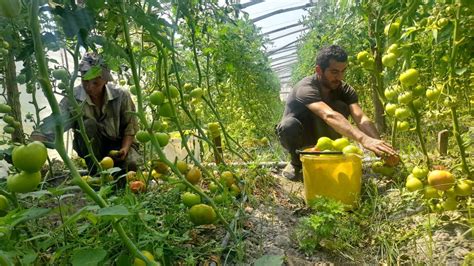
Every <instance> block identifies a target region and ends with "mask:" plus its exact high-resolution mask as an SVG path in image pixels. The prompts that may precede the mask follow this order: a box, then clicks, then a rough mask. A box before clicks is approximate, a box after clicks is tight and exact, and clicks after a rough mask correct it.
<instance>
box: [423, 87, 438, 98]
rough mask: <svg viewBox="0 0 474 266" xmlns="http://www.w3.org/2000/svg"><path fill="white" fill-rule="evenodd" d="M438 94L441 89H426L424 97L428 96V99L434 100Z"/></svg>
mask: <svg viewBox="0 0 474 266" xmlns="http://www.w3.org/2000/svg"><path fill="white" fill-rule="evenodd" d="M440 95H441V90H440V89H438V88H436V89H428V90H426V98H428V100H429V101H436V100H437V99H438V97H439V96H440Z"/></svg>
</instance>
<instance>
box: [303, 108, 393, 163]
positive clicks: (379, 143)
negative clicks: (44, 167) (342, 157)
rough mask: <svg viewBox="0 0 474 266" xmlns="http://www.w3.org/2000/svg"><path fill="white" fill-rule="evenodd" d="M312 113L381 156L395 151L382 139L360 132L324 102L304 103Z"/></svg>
mask: <svg viewBox="0 0 474 266" xmlns="http://www.w3.org/2000/svg"><path fill="white" fill-rule="evenodd" d="M306 107H308V108H309V109H310V110H311V111H312V112H313V113H314V114H316V115H317V116H319V117H320V118H321V119H323V120H324V122H326V124H328V125H329V126H330V127H332V128H333V129H334V130H335V131H336V132H337V133H339V134H341V135H343V136H345V137H348V138H350V139H353V140H355V141H357V142H359V143H360V144H362V146H364V147H365V148H367V149H368V150H371V151H373V152H374V153H375V154H377V155H379V156H382V155H383V154H385V153H386V154H390V155H396V154H397V153H396V152H395V150H394V149H393V148H392V146H391V145H390V144H388V143H386V142H385V141H383V140H380V139H376V138H373V137H371V136H369V135H367V134H366V133H364V132H362V131H361V130H360V129H359V128H357V127H354V126H352V125H351V123H350V122H349V120H347V119H346V118H345V117H344V116H343V115H342V114H340V113H339V112H336V111H334V110H333V109H332V108H331V107H329V106H328V105H327V104H325V103H324V102H315V103H311V104H308V105H306Z"/></svg>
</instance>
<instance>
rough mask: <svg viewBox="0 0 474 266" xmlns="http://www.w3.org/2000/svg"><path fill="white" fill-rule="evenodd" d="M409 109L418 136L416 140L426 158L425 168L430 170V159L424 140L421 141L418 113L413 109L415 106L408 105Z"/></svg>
mask: <svg viewBox="0 0 474 266" xmlns="http://www.w3.org/2000/svg"><path fill="white" fill-rule="evenodd" d="M409 107H410V109H411V111H412V112H413V114H414V115H415V123H416V128H415V130H416V134H417V135H418V139H419V140H420V145H421V150H422V151H423V154H424V155H425V158H426V166H427V167H428V169H430V168H431V162H430V157H429V156H428V151H427V150H426V145H425V140H424V139H423V134H422V133H421V119H420V113H419V112H418V110H417V109H416V108H415V106H413V103H410V104H409Z"/></svg>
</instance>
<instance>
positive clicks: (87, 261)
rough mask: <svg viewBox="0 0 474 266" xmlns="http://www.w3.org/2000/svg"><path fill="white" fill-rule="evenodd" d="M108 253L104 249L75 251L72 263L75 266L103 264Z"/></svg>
mask: <svg viewBox="0 0 474 266" xmlns="http://www.w3.org/2000/svg"><path fill="white" fill-rule="evenodd" d="M106 255H107V252H106V251H105V250H104V249H102V248H84V249H79V250H76V251H74V253H73V254H72V259H71V263H72V265H73V266H75V265H77V266H93V265H98V264H99V263H100V262H102V261H103V260H104V258H105V256H106Z"/></svg>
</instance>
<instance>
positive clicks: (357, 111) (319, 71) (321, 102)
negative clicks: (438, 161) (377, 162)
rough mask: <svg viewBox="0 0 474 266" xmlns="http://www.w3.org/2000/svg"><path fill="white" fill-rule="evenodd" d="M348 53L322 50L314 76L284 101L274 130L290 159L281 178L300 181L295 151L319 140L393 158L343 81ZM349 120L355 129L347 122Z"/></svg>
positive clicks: (354, 92)
mask: <svg viewBox="0 0 474 266" xmlns="http://www.w3.org/2000/svg"><path fill="white" fill-rule="evenodd" d="M346 68H347V53H346V52H345V51H344V50H343V49H342V48H341V47H340V46H337V45H331V46H328V47H324V48H323V49H321V51H320V52H319V54H318V57H317V58H316V74H314V75H312V76H309V77H306V78H303V79H302V80H301V81H300V82H298V83H297V84H296V85H295V86H294V88H293V90H292V91H291V93H290V94H289V95H288V98H287V100H286V106H285V112H284V114H283V118H282V120H281V121H280V123H279V124H278V125H277V127H276V132H277V135H278V137H279V139H280V142H281V144H282V146H283V147H284V148H285V149H287V150H288V152H289V153H290V155H291V162H290V163H289V164H288V165H287V167H285V169H284V170H283V175H284V176H285V177H287V178H289V179H292V180H300V179H301V177H302V175H301V161H300V159H299V155H298V154H296V150H297V149H301V148H304V147H307V146H313V145H315V144H316V142H317V140H318V139H319V138H320V137H323V136H326V137H329V138H331V139H336V138H339V137H341V135H343V136H344V137H348V138H350V139H353V140H355V141H358V142H359V143H360V144H361V145H362V146H364V147H365V148H366V149H368V150H370V151H373V152H374V153H375V154H376V155H378V156H382V155H384V154H388V155H396V152H395V150H394V149H393V148H392V146H390V144H388V143H386V142H384V141H383V140H380V135H379V133H378V131H377V129H376V128H375V126H374V124H373V123H372V122H371V121H370V119H369V118H368V117H367V116H366V115H365V114H364V112H363V111H362V108H361V107H360V105H359V104H358V97H357V93H356V91H355V90H354V88H352V87H351V86H350V85H348V84H347V83H345V82H344V81H342V79H343V77H344V72H345V71H346ZM349 116H351V117H352V119H353V120H354V122H355V123H356V125H357V127H355V126H352V125H351V124H350V122H349V121H348V117H349Z"/></svg>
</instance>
